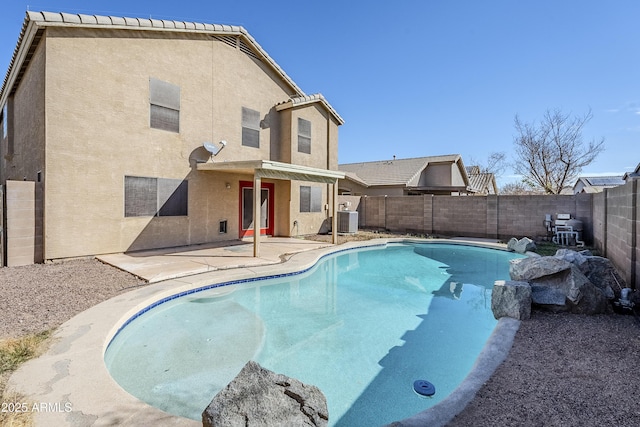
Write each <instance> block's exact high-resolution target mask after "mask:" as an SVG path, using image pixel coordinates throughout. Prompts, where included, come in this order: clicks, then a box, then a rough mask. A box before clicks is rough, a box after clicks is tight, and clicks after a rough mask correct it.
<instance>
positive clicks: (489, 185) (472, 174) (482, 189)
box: [467, 166, 498, 196]
mask: <svg viewBox="0 0 640 427" xmlns="http://www.w3.org/2000/svg"><path fill="white" fill-rule="evenodd" d="M467 176H468V177H469V186H470V187H471V192H472V193H473V194H474V195H476V196H487V195H489V194H498V185H497V184H496V176H495V175H494V174H492V173H489V172H480V167H479V166H469V167H467Z"/></svg>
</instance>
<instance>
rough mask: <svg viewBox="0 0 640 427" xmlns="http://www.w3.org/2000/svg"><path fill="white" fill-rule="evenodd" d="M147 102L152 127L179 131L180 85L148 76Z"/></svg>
mask: <svg viewBox="0 0 640 427" xmlns="http://www.w3.org/2000/svg"><path fill="white" fill-rule="evenodd" d="M149 103H150V113H149V123H150V126H151V127H152V128H154V129H162V130H166V131H169V132H176V133H179V132H180V86H176V85H174V84H171V83H167V82H163V81H162V80H158V79H154V78H150V79H149Z"/></svg>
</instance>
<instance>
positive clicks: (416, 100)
mask: <svg viewBox="0 0 640 427" xmlns="http://www.w3.org/2000/svg"><path fill="white" fill-rule="evenodd" d="M36 1H37V3H31V2H28V1H16V0H12V1H10V2H5V3H3V5H2V7H1V8H0V10H1V13H0V73H1V74H2V76H4V74H5V73H6V70H7V67H8V65H9V61H10V59H11V55H12V53H13V50H14V48H15V44H16V41H17V38H18V35H19V32H20V28H21V26H22V22H23V19H24V14H25V11H26V10H27V9H29V10H35V11H40V10H46V11H51V12H70V13H85V14H100V15H115V16H129V17H145V18H148V17H152V18H157V19H174V20H184V21H195V22H206V23H220V24H233V25H242V26H244V27H245V28H246V29H247V31H249V33H250V34H251V35H252V36H253V37H254V38H255V39H256V40H257V42H258V43H259V44H260V45H261V46H262V47H263V48H264V49H265V50H266V51H267V52H268V53H269V55H270V56H271V57H272V58H273V59H274V60H275V61H276V62H277V63H278V64H279V65H280V66H281V67H282V68H283V69H284V70H285V72H286V73H287V74H288V75H289V76H290V77H291V78H292V79H293V80H294V81H295V82H296V83H297V84H298V85H299V86H300V87H301V88H302V90H304V91H305V92H306V93H307V94H312V93H318V92H319V93H322V94H323V95H324V96H325V97H326V98H327V100H328V101H329V103H331V105H333V107H334V108H335V109H336V110H337V111H338V113H339V114H340V115H341V116H342V117H343V118H344V119H345V122H346V123H345V124H344V125H343V126H342V127H341V128H340V137H339V138H340V151H339V161H340V163H352V162H358V161H370V160H383V159H390V158H392V157H393V156H394V155H395V156H397V157H398V158H406V157H419V156H430V155H439V154H452V153H458V154H461V155H462V157H463V160H464V161H465V163H466V164H467V165H469V164H471V163H472V160H476V161H480V162H482V161H485V160H486V159H487V157H488V155H489V153H490V152H492V151H504V152H506V153H507V156H508V157H510V158H511V157H512V156H513V153H514V149H513V136H514V134H515V131H514V126H513V120H514V117H515V115H516V114H518V115H519V116H520V118H521V119H522V120H523V121H527V122H531V121H537V120H539V119H540V118H541V117H542V116H543V114H544V112H545V111H546V110H547V109H556V108H559V109H561V110H562V111H563V112H566V113H572V114H574V115H582V114H584V113H586V112H587V111H588V110H589V109H591V111H592V114H593V119H592V120H591V121H590V122H589V124H588V125H587V126H586V127H585V129H584V132H583V136H584V137H585V139H587V140H590V139H599V138H602V137H604V138H605V147H606V150H605V152H604V153H602V154H601V155H600V156H599V157H598V158H597V160H596V161H595V162H594V163H593V164H592V165H590V166H589V167H587V168H586V169H585V170H584V171H583V175H596V174H599V175H602V174H619V175H621V174H623V173H624V172H627V171H630V170H633V169H634V168H635V167H636V166H637V165H638V163H639V162H640V24H639V22H640V2H638V1H637V0H612V1H610V2H603V1H595V0H565V1H558V0H520V1H516V0H495V1H493V0H487V1H475V0H465V1H461V0H458V1H456V0H453V1H451V0H438V1H436V0H422V1H419V0H395V1H388V0H387V1H377V0H373V1H371V0H370V1H358V2H354V1H348V0H326V1H315V2H312V1H299V0H298V1H295V0H282V1H281V0H273V1H271V2H265V1H259V0H255V1H254V0H252V1H246V0H244V1H236V2H230V1H224V2H222V1H216V0H213V1H202V0H199V1H189V0H183V1H175V0H173V1H164V0H154V1H131V0H130V1H126V2H125V1H120V0H111V1H91V2H87V1H80V0H68V1H65V0H60V1H46V0H36ZM510 174H511V171H507V173H506V174H505V176H503V178H502V179H501V180H500V182H501V183H505V182H509V181H511V180H513V179H514V178H512V177H510Z"/></svg>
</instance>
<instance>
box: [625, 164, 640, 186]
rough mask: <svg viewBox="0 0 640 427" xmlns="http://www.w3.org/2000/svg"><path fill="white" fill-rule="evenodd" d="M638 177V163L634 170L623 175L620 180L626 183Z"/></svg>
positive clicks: (639, 174)
mask: <svg viewBox="0 0 640 427" xmlns="http://www.w3.org/2000/svg"><path fill="white" fill-rule="evenodd" d="M638 176H640V163H638V166H636V169H635V170H634V171H633V172H627V173H625V174H624V176H623V177H622V179H623V180H624V181H625V182H627V181H628V180H629V179H631V178H635V177H638Z"/></svg>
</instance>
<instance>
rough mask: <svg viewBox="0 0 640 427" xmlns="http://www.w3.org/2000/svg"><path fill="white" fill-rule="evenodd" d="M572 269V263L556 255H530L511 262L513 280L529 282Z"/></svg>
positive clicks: (510, 270)
mask: <svg viewBox="0 0 640 427" xmlns="http://www.w3.org/2000/svg"><path fill="white" fill-rule="evenodd" d="M569 269H571V263H570V262H568V261H565V260H563V259H559V258H555V257H528V258H520V259H515V260H512V261H511V262H510V264H509V275H510V276H511V280H516V281H524V282H529V281H531V280H535V279H537V278H540V277H545V276H550V275H553V274H556V273H560V272H562V271H566V270H569Z"/></svg>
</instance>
